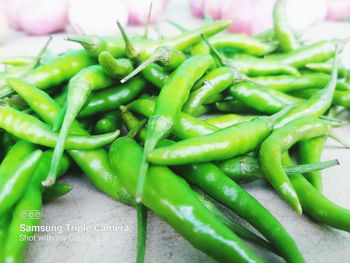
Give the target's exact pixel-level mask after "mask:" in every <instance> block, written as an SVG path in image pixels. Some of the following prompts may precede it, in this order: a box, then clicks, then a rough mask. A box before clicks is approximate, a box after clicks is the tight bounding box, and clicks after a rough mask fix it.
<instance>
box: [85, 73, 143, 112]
mask: <svg viewBox="0 0 350 263" xmlns="http://www.w3.org/2000/svg"><path fill="white" fill-rule="evenodd" d="M145 87H146V83H145V81H144V80H143V79H141V78H139V77H135V78H133V79H131V80H130V81H128V82H127V83H125V84H122V85H120V86H115V87H114V86H113V87H110V88H106V89H103V90H98V91H95V92H93V93H92V94H91V95H90V96H89V98H88V100H87V102H86V104H85V106H83V108H82V110H81V111H80V113H79V116H80V117H88V116H92V115H94V114H97V113H102V112H106V111H109V110H113V109H118V107H119V106H121V105H123V104H125V103H128V102H130V101H131V100H132V99H134V98H136V97H137V96H138V95H139V94H141V92H142V91H143V90H144V89H145Z"/></svg>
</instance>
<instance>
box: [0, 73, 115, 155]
mask: <svg viewBox="0 0 350 263" xmlns="http://www.w3.org/2000/svg"><path fill="white" fill-rule="evenodd" d="M13 81H15V80H13V79H11V80H10V81H9V83H11V85H13V84H12V83H13ZM0 127H1V128H2V129H4V130H6V131H7V132H9V133H11V134H13V135H15V136H16V137H18V138H20V139H24V140H27V141H29V142H32V143H35V144H39V145H44V146H48V147H55V145H56V142H57V140H58V135H57V134H56V133H53V132H52V131H51V127H50V126H49V125H47V124H45V123H43V122H41V121H40V120H39V119H37V118H35V117H34V116H32V115H29V114H26V113H23V112H20V111H17V110H15V109H13V108H10V107H7V106H0ZM119 134H120V132H119V130H117V131H114V132H111V133H107V134H103V135H89V136H86V135H69V136H68V137H67V140H66V142H65V144H64V147H65V148H66V149H81V150H90V149H96V148H99V147H102V146H104V145H106V144H109V143H111V142H112V141H114V140H115V139H116V138H117V137H118V136H119Z"/></svg>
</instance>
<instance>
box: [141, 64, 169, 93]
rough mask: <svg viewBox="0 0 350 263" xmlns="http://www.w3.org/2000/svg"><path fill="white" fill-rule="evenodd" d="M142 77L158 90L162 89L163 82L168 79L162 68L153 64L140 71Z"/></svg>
mask: <svg viewBox="0 0 350 263" xmlns="http://www.w3.org/2000/svg"><path fill="white" fill-rule="evenodd" d="M142 76H143V78H144V79H146V80H147V81H148V82H150V83H152V84H153V85H154V86H156V87H157V88H159V89H161V88H163V87H164V85H165V82H166V81H167V79H168V77H169V75H168V73H167V72H166V71H165V69H164V68H162V67H161V66H160V65H158V64H154V63H152V64H150V65H149V66H148V67H147V68H145V69H144V70H142Z"/></svg>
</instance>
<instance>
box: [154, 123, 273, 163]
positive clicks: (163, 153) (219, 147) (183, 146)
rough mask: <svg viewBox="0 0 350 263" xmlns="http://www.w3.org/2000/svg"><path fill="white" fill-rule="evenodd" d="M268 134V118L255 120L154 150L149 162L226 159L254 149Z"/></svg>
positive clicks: (189, 161)
mask: <svg viewBox="0 0 350 263" xmlns="http://www.w3.org/2000/svg"><path fill="white" fill-rule="evenodd" d="M271 131H272V123H271V121H269V119H266V118H256V119H254V120H253V121H250V122H243V123H239V124H237V125H234V126H232V127H228V128H225V129H222V130H219V131H216V132H214V133H211V134H208V135H205V136H201V137H195V138H190V139H187V140H183V141H180V142H177V143H175V144H174V145H171V146H168V147H161V148H158V149H155V150H153V151H152V152H150V154H149V155H148V160H149V161H150V162H151V163H154V164H160V165H180V164H190V163H197V162H210V161H215V160H222V159H228V158H232V157H235V156H238V155H241V154H244V153H247V152H250V151H252V150H254V149H255V148H256V147H257V146H258V145H259V144H260V143H261V142H262V141H263V140H264V139H265V138H266V137H267V136H268V135H269V134H270V132H271Z"/></svg>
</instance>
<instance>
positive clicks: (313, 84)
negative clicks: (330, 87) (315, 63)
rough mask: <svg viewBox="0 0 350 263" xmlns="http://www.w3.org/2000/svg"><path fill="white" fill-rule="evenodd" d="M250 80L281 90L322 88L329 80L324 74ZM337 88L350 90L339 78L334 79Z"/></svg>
mask: <svg viewBox="0 0 350 263" xmlns="http://www.w3.org/2000/svg"><path fill="white" fill-rule="evenodd" d="M251 81H252V82H255V83H257V84H260V85H262V86H265V87H268V88H271V89H275V90H278V91H282V92H291V91H297V90H304V89H323V88H324V87H325V86H326V85H327V84H328V83H329V81H330V76H328V75H326V74H321V73H318V74H303V75H301V76H296V77H294V76H293V77H292V76H271V77H270V76H267V77H257V78H251ZM336 89H337V90H345V91H347V90H350V86H349V85H348V84H346V83H344V82H341V81H339V80H337V81H336Z"/></svg>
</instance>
